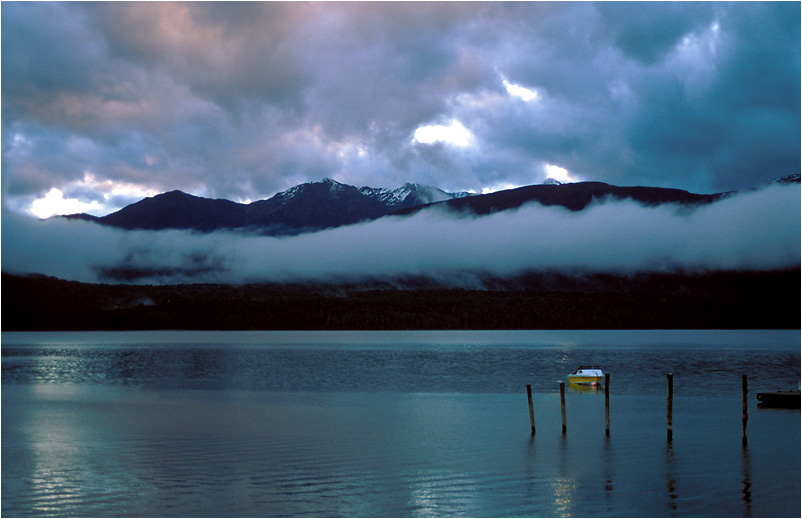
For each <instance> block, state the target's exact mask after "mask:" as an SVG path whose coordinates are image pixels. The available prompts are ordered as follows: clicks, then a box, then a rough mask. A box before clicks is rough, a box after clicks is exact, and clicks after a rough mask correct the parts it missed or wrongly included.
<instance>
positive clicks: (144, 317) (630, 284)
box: [2, 269, 800, 331]
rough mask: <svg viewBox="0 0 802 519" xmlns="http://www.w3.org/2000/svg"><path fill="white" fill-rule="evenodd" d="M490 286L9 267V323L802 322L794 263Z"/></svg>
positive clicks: (42, 326) (701, 325)
mask: <svg viewBox="0 0 802 519" xmlns="http://www.w3.org/2000/svg"><path fill="white" fill-rule="evenodd" d="M484 286H485V288H484V289H481V290H479V289H464V288H453V287H446V286H441V285H437V284H435V283H432V282H431V281H426V280H421V279H407V280H403V281H400V282H398V281H396V282H393V283H390V282H380V281H375V282H365V283H360V284H346V285H334V284H319V285H302V284H251V285H210V284H195V285H165V286H151V285H99V284H84V283H78V282H70V281H62V280H58V279H55V278H49V277H43V276H30V277H21V276H12V275H8V274H3V278H2V299H3V305H2V329H3V330H4V331H9V330H147V329H186V330H189V329H198V330H320V329H326V330H343V329H356V330H358V329H365V330H371V329H380V330H381V329H387V330H392V329H798V328H799V326H800V271H799V269H793V270H783V271H773V272H717V273H709V274H688V275H682V274H639V275H635V276H623V275H611V274H587V275H575V276H567V275H563V274H555V273H550V274H549V273H538V274H528V275H525V276H520V277H517V278H515V279H510V280H499V279H488V280H485V281H484Z"/></svg>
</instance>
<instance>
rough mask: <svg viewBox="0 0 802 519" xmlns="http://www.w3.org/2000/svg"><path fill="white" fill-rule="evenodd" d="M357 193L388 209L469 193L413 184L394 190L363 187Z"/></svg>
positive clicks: (448, 198)
mask: <svg viewBox="0 0 802 519" xmlns="http://www.w3.org/2000/svg"><path fill="white" fill-rule="evenodd" d="M359 192H360V193H362V194H363V195H365V196H368V197H370V198H373V199H375V200H378V201H379V202H381V203H382V204H385V205H386V206H388V207H390V208H405V207H410V206H413V205H421V204H431V203H434V202H442V201H444V200H450V199H452V198H460V197H463V196H467V195H469V193H448V192H446V191H443V190H442V189H439V188H436V187H433V186H427V185H423V184H413V183H411V182H407V183H406V184H404V185H403V186H401V187H397V188H395V189H384V188H375V187H368V186H363V187H360V188H359Z"/></svg>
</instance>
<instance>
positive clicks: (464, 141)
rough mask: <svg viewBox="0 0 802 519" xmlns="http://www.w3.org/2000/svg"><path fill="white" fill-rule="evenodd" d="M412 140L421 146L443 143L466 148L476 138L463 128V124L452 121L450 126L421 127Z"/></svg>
mask: <svg viewBox="0 0 802 519" xmlns="http://www.w3.org/2000/svg"><path fill="white" fill-rule="evenodd" d="M412 140H413V142H419V143H421V144H434V143H436V142H442V143H445V144H451V145H453V146H458V147H465V146H468V145H470V144H471V143H472V142H473V140H474V138H473V134H472V133H471V132H470V130H468V129H467V128H466V127H465V126H463V125H462V123H461V122H459V121H457V120H456V119H452V120H451V122H450V123H449V124H448V125H443V124H433V125H428V126H421V127H419V128H418V129H417V130H415V134H414V136H413V138H412Z"/></svg>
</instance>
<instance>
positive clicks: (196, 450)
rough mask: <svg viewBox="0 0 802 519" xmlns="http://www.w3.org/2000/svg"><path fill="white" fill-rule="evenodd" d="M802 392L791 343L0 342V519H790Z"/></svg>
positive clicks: (747, 336)
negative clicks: (784, 401)
mask: <svg viewBox="0 0 802 519" xmlns="http://www.w3.org/2000/svg"><path fill="white" fill-rule="evenodd" d="M590 363H592V364H599V365H601V366H602V367H603V368H604V370H605V371H606V372H609V373H611V387H610V389H611V396H610V419H611V431H610V437H609V438H607V437H606V436H605V431H604V423H605V418H604V395H603V392H598V391H579V390H573V389H570V388H569V389H568V390H567V394H566V408H567V422H568V423H567V432H566V435H565V436H563V435H562V434H561V419H560V399H559V392H558V387H559V386H558V381H559V380H565V378H566V377H565V375H566V374H567V373H569V372H571V371H573V370H574V369H576V367H577V366H578V365H580V364H590ZM667 372H672V373H674V405H673V415H674V416H673V422H674V439H673V441H672V442H671V443H668V442H667V441H666V397H665V396H666V381H665V374H666V373H667ZM742 374H747V375H748V377H749V393H750V394H749V402H748V412H749V421H748V438H749V442H748V446H747V447H746V448H744V447H743V446H742V444H741V434H742V426H741V375H742ZM799 380H800V332H799V331H791V332H785V331H759V332H743V331H737V332H730V331H712V332H701V331H696V332H687V331H680V332H673V331H648V332H638V331H624V332H621V331H608V332H595V331H594V332H591V331H586V332H583V331H562V332H561V331H553V332H469V331H465V332H462V331H460V332H279V333H267V332H253V333H251V332H137V333H7V332H4V333H3V334H2V515H3V516H6V517H10V516H82V517H89V516H139V517H141V516H160V517H165V516H182V517H208V516H215V517H220V516H259V517H277V516H306V517H310V516H314V517H319V516H325V517H337V516H347V517H360V516H382V517H407V516H472V517H477V516H482V517H497V516H504V517H511V516H551V517H571V516H580V517H597V516H605V517H610V516H614V517H622V516H627V517H636V516H637V517H643V516H658V517H691V516H696V517H698V516H706V517H751V516H755V517H767V516H779V517H799V516H800V413H799V411H798V410H776V409H758V407H757V405H756V404H757V401H756V400H755V398H754V394H755V393H757V392H759V391H775V390H784V389H795V388H797V387H798V385H799ZM526 384H531V385H532V387H533V391H534V393H535V394H534V397H533V400H534V407H535V422H536V428H537V434H536V436H535V437H534V438H532V437H531V435H530V431H529V429H530V427H529V414H528V409H527V400H526V393H525V387H526Z"/></svg>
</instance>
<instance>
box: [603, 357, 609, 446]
mask: <svg viewBox="0 0 802 519" xmlns="http://www.w3.org/2000/svg"><path fill="white" fill-rule="evenodd" d="M604 435H605V436H607V437H608V438H609V437H610V374H609V373H605V374H604Z"/></svg>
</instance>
